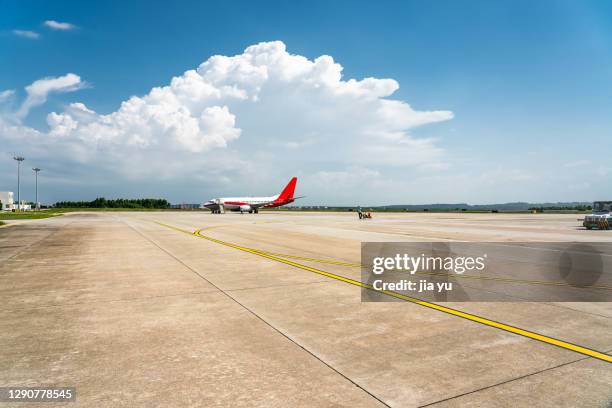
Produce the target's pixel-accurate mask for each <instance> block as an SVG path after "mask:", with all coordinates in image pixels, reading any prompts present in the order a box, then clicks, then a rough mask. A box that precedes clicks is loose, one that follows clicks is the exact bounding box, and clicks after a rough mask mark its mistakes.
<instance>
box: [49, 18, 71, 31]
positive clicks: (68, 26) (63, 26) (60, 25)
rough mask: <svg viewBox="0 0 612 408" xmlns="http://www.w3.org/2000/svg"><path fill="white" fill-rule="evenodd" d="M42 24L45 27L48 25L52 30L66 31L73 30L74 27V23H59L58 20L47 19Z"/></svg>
mask: <svg viewBox="0 0 612 408" xmlns="http://www.w3.org/2000/svg"><path fill="white" fill-rule="evenodd" d="M43 24H44V25H45V26H46V27H49V28H51V29H53V30H62V31H67V30H73V29H74V28H75V26H74V24H70V23H60V22H59V21H55V20H47V21H45V22H44V23H43Z"/></svg>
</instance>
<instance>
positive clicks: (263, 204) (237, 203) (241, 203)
mask: <svg viewBox="0 0 612 408" xmlns="http://www.w3.org/2000/svg"><path fill="white" fill-rule="evenodd" d="M296 184H297V177H293V178H292V179H291V181H289V184H287V186H286V187H285V188H284V190H283V191H282V192H281V193H280V194H277V195H274V196H269V197H221V198H215V199H212V200H209V201H207V202H206V203H204V207H206V208H208V209H209V210H211V211H212V212H213V213H216V214H220V213H224V212H225V211H240V212H241V213H245V212H248V213H258V212H259V209H260V208H271V207H280V206H283V205H286V204H289V203H292V202H294V201H295V200H296V198H294V196H293V194H294V192H295V186H296ZM297 198H299V197H297Z"/></svg>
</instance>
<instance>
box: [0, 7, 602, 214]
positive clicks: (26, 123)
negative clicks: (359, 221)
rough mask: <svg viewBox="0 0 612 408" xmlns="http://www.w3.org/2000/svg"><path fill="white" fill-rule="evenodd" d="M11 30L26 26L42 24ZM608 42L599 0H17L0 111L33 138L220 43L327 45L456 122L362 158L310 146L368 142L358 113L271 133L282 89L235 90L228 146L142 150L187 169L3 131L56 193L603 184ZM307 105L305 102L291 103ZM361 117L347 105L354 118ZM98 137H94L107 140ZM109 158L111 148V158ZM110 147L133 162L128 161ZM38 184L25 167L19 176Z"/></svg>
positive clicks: (5, 11)
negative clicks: (395, 159) (74, 79)
mask: <svg viewBox="0 0 612 408" xmlns="http://www.w3.org/2000/svg"><path fill="white" fill-rule="evenodd" d="M49 20H53V21H57V22H66V23H70V24H72V25H74V28H71V29H65V30H61V29H53V28H51V27H49V26H47V25H44V22H45V21H49ZM15 30H21V32H23V31H32V32H34V33H36V34H37V35H38V38H30V37H31V36H30V37H28V36H23V35H18V34H16V33H15ZM611 39H612V7H611V6H610V4H609V3H606V2H603V1H599V2H588V1H583V2H570V1H568V2H563V1H539V2H527V1H524V2H521V1H513V2H501V1H498V2H485V1H482V2H477V1H470V2H459V1H448V2H444V1H438V2H425V1H419V2H417V1H410V2H399V1H398V2H359V1H350V2H349V1H333V2H314V1H309V2H281V1H279V2H273V1H267V2H252V1H249V2H232V3H231V4H223V3H221V2H220V3H218V4H215V3H212V2H187V1H185V2H180V3H178V4H170V3H167V2H165V3H162V2H157V3H156V2H136V1H131V2H119V1H115V2H76V1H75V2H70V1H62V2H44V1H40V2H32V1H5V2H3V3H2V17H0V59H1V60H2V61H4V63H3V64H0V92H2V91H4V90H14V93H13V94H12V95H11V97H10V100H8V98H7V101H5V106H4V107H3V108H0V109H2V114H3V115H4V121H5V123H9V124H12V126H13V128H12V130H11V131H12V132H21V133H20V134H21V136H19V137H23V138H27V137H28V136H27V132H28V131H29V129H35V130H37V131H40V132H43V133H46V132H48V131H49V125H48V121H49V119H48V115H49V114H50V113H51V112H57V113H61V112H64V111H65V110H66V106H67V105H69V104H71V103H74V102H79V103H82V104H84V105H86V106H87V108H88V109H90V110H92V111H95V112H96V114H98V115H108V114H112V113H113V112H116V111H117V110H118V109H119V108H120V105H121V103H122V102H124V101H126V100H128V99H129V98H130V97H131V96H133V95H137V96H141V97H142V96H144V95H147V94H148V93H149V92H150V91H151V89H152V88H154V87H156V86H165V85H168V84H169V83H170V81H171V79H172V78H173V77H176V76H181V75H182V74H183V73H184V72H185V71H187V70H191V69H196V68H197V67H198V66H199V65H200V64H201V63H202V62H204V61H206V60H207V59H208V58H209V57H211V56H213V55H223V56H228V57H231V56H235V55H240V54H242V53H243V52H244V50H245V48H247V47H249V46H251V45H254V44H258V43H261V42H270V41H282V43H284V44H285V46H286V50H287V52H288V53H290V54H292V55H300V56H304V57H305V58H307V59H308V60H311V61H314V60H315V59H316V58H317V57H319V56H321V55H329V56H331V57H333V59H334V61H335V62H336V63H338V64H340V65H342V67H343V71H342V74H343V77H342V79H343V80H348V79H350V78H355V79H358V80H359V79H362V78H367V77H374V78H381V79H382V78H391V79H393V80H395V81H396V82H397V83H398V84H399V89H397V90H396V91H395V92H393V93H392V94H389V95H385V96H384V97H382V98H386V99H392V100H398V101H403V102H406V103H408V104H410V106H411V107H412V109H414V110H415V111H419V112H420V111H423V112H430V111H449V112H452V118H445V119H444V120H442V119H435V120H433V119H432V120H431V122H427V123H426V124H424V125H423V126H411V125H410V126H405V129H401V132H403V137H406V138H409V139H410V143H412V144H410V147H407V146H406V144H401V145H400V149H402V148H409V149H410V150H411V151H412V152H413V154H415V155H418V157H419V158H421V159H422V160H421V159H419V158H411V159H408V160H407V161H406V163H405V164H402V163H395V164H393V165H389V163H386V162H385V160H384V157H379V159H380V160H372V161H368V160H366V161H365V162H364V160H363V155H360V153H359V152H356V153H354V156H351V155H350V154H348V155H346V154H345V155H340V156H338V157H335V156H333V155H332V154H327V155H325V157H320V158H317V157H314V156H316V152H318V151H321V150H322V149H323V150H331V149H332V147H333V149H343V147H345V146H347V145H351V144H352V143H359V141H360V140H362V139H360V138H359V137H357V136H355V137H354V138H352V136H351V135H350V134H349V133H350V131H354V132H361V131H363V132H365V130H364V129H371V128H372V123H363V126H362V127H359V128H358V129H357V130H355V129H352V128H351V129H350V130H349V128H350V127H348V126H343V123H346V122H343V121H340V122H338V123H333V124H330V123H329V122H325V124H322V125H321V127H322V128H325V129H328V130H329V129H333V131H334V132H335V133H333V134H332V133H329V132H328V133H326V132H324V131H321V134H320V135H318V136H317V137H311V135H312V134H313V132H315V131H316V118H320V117H321V115H313V118H315V119H313V120H314V122H313V123H312V126H310V125H311V124H309V126H307V128H306V127H305V128H304V129H300V128H299V126H296V127H289V124H287V123H279V126H278V129H277V131H276V130H275V129H274V120H271V119H268V120H269V121H270V123H268V124H266V125H265V126H264V125H262V124H261V123H260V122H257V120H258V119H256V118H254V117H253V116H254V115H255V112H257V114H258V115H264V116H266V117H268V115H269V118H273V117H274V115H275V106H276V105H275V104H274V103H272V102H270V103H269V104H268V105H267V106H269V109H270V110H268V111H266V110H265V109H260V108H261V107H262V106H263V105H264V102H265V100H263V99H262V100H261V101H259V102H258V103H259V105H258V107H257V109H255V108H247V107H245V106H243V105H241V104H232V103H228V104H227V106H228V107H229V113H230V114H231V115H234V116H235V124H234V128H238V129H240V131H241V133H240V136H239V137H235V136H230V134H227V135H228V136H224V137H225V138H226V142H227V143H226V145H225V146H217V145H214V143H213V145H211V146H213V147H208V146H209V145H206V146H205V147H202V145H200V144H198V146H199V147H196V148H194V147H193V145H190V147H189V149H188V152H187V153H181V152H180V151H178V150H177V152H172V153H170V152H168V154H167V156H166V157H164V155H163V154H161V153H160V152H155V153H150V155H149V156H147V155H148V154H149V153H147V151H145V150H142V152H143V153H142V156H139V157H141V158H142V160H143V161H142V162H141V163H147V162H149V163H150V162H153V161H166V160H168V161H172V160H174V159H176V160H177V161H179V162H185V161H193V160H194V159H193V158H194V157H197V158H198V159H197V160H198V161H197V165H196V164H194V165H192V166H188V167H185V168H178V167H177V169H176V171H175V172H169V171H165V170H164V169H162V170H160V169H158V168H157V167H156V166H151V168H150V170H149V171H140V170H139V171H137V172H132V171H130V169H129V158H127V159H126V158H124V157H119V156H118V155H117V154H116V153H113V152H114V151H111V150H105V149H101V150H96V151H94V152H92V151H89V150H88V154H91V155H92V156H88V157H94V156H95V157H96V160H93V159H92V160H89V164H88V163H84V162H78V163H74V162H71V158H70V157H64V156H62V155H61V154H57V153H55V151H54V150H53V149H54V148H53V145H52V144H51V145H50V147H49V148H48V149H43V150H46V151H47V152H48V154H45V152H44V151H40V150H41V149H36V146H30V145H28V143H25V142H24V143H19V142H18V141H17V136H14V137H12V138H11V139H10V140H2V142H3V145H4V146H6V147H10V149H11V150H15V149H20V151H23V150H25V151H23V154H24V155H26V157H28V156H29V157H31V158H32V159H31V160H30V161H33V160H36V161H37V163H36V165H39V166H40V167H43V169H48V170H47V171H46V172H45V171H43V172H41V183H42V182H44V183H45V185H46V190H45V194H46V196H47V199H48V200H50V201H53V200H60V199H63V198H70V199H91V198H94V197H95V196H96V195H105V196H107V197H112V196H121V195H139V196H146V195H159V196H164V197H167V198H169V199H171V200H172V201H195V202H197V201H202V200H204V199H206V198H209V196H219V195H224V194H236V193H243V192H244V193H256V194H258V193H261V194H269V193H273V192H275V190H277V189H278V188H279V187H280V185H282V184H283V183H284V182H285V179H288V178H289V176H291V175H294V174H295V175H298V176H299V177H301V179H302V182H301V183H300V185H299V187H301V188H302V191H301V192H302V193H303V194H305V195H307V196H308V198H307V199H306V202H307V203H312V204H315V203H328V204H347V205H350V204H353V203H356V202H359V203H363V204H386V203H427V202H470V203H487V202H505V201H532V202H535V201H570V200H580V201H582V200H593V199H598V198H602V199H603V198H609V194H612V193H611V192H610V191H611V190H612V189H611V187H612V182H611V181H610V175H611V174H612V164H611V163H612V161H610V159H609V157H610V154H609V153H608V152H609V150H610V139H611V129H612V126H611V125H612V119H611V118H612V92H611V91H612V70H611V69H610V67H611V66H612V43H611ZM68 73H74V74H76V75H78V76H79V77H80V79H81V82H80V85H79V86H77V87H76V88H78V89H74V90H70V92H67V91H65V90H64V91H61V92H49V93H48V95H47V98H46V99H47V100H46V102H45V103H41V104H37V105H36V106H33V107H32V108H31V109H29V111H28V113H27V115H26V116H25V117H23V118H20V119H19V120H18V122H19V123H16V122H15V120H14V115H15V112H16V111H17V110H18V108H19V106H20V105H21V104H22V103H23V101H24V99H25V98H27V93H26V91H25V90H24V88H25V87H26V86H28V85H29V84H31V83H33V82H34V81H36V80H39V79H41V78H47V77H61V76H64V75H66V74H68ZM287 89H291V87H290V86H287V87H283V88H282V90H280V91H279V92H285V93H287V92H290V91H287ZM287 97H288V96H287V95H286V94H282V95H276V94H275V95H274V96H273V97H270V98H271V99H270V101H282V104H283V105H284V104H286V103H287ZM300 98H301V99H302V100H303V99H305V98H306V99H307V98H313V102H312V103H313V104H314V103H315V102H314V99H316V98H318V96H314V94H312V93H306V94H304V95H302V96H301V97H300ZM317 101H318V100H317ZM327 102H328V103H329V106H332V108H330V109H328V112H330V114H332V115H333V114H334V112H335V110H334V109H335V108H334V106H336V107H337V109H339V110H340V109H342V112H344V109H345V107H346V104H347V103H348V104H350V103H351V101H350V99H349V100H345V99H337V98H336V99H333V100H329V101H326V103H327ZM279 103H280V102H279ZM219 104H220V105H219V106H221V105H224V104H225V102H223V103H221V102H219ZM320 105H321V103H320V101H319V102H317V106H320ZM224 106H225V105H224ZM308 106H311V105H308ZM308 106H306V107H305V106H303V104H302V102H299V103H297V104H296V106H295V112H296V114H297V113H299V112H300V109H301V110H304V109H310V108H309V107H308ZM326 106H328V105H326ZM313 109H314V108H313ZM363 109H367V108H365V107H364V108H363ZM371 109H376V107H375V106H374V105H372V106H371ZM291 112H293V111H290V113H289V115H291ZM338 115H340V114H339V113H338ZM361 116H363V115H361V114H360V113H358V112H353V113H351V116H350V117H351V118H353V117H361ZM260 120H264V119H260ZM321 120H324V119H321ZM325 120H327V119H325ZM372 120H373V121H377V119H372ZM130 129H132V128H130ZM313 129H315V130H313ZM376 129H378V130H379V131H380V132H383V133H384V132H386V131H390V130H389V129H387V128H384V129H381V128H376ZM392 130H393V131H394V132H395V131H400V130H399V129H395V128H393V129H392ZM79 132H82V131H80V130H78V129H77V130H75V131H74V132H73V133H71V134H70V135H68V136H66V137H74V138H75V139H78V138H79V137H81V136H80V135H81V134H82V133H79ZM330 132H331V131H330ZM5 133H6V132H5ZM272 133H276V134H272ZM289 133H291V135H290V136H286V135H288V134H289ZM345 133H346V134H345ZM364 135H365V133H364ZM213 136H214V135H213ZM2 137H3V136H1V135H0V139H1V138H2ZM40 137H43V138H44V137H47V136H44V135H40ZM160 137H161V136H160ZM179 137H180V136H179ZM211 137H212V136H211ZM286 137H287V138H289V139H290V140H289V139H285V138H286ZM363 137H365V136H363ZM291 138H293V139H291ZM330 138H333V139H334V140H330ZM88 140H89V142H88V143H89V145H87V146H88V147H87V149H94V150H95V149H99V145H95V146H93V145H92V144H91V140H90V139H88ZM155 140H156V141H157V140H163V139H157V136H156V139H155ZM368 140H369V141H368V143H372V150H371V151H372V152H373V153H372V154H373V155H376V154H381V155H384V153H380V152H379V151H378V150H376V148H377V147H380V146H381V143H383V144H384V143H391V142H389V141H388V140H387V141H385V142H377V141H375V140H372V139H368ZM419 140H420V141H428V142H429V143H430V144H431V145H427V148H426V149H425V150H424V151H420V150H419V149H421V148H422V145H421V144H419V143H418V142H417V144H416V145H415V144H414V141H419ZM169 142H170V141H169ZM396 142H397V141H396ZM45 143H51V142H47V141H45ZM62 143H63V142H62ZM113 143H115V142H113ZM224 143H225V142H224ZM283 143H285V144H286V145H287V146H291V147H290V148H289V151H287V152H284V151H283V150H282V149H281V148H280V147H278V146H280V144H283ZM321 143H323V144H321ZM327 143H329V144H327ZM398 143H401V142H398ZM363 145H364V146H366V145H365V144H363ZM56 146H59V144H57V145H56ZM71 146H73V145H71ZM92 146H93V147H92ZM302 146H304V147H303V148H302ZM325 146H332V147H328V148H326V147H325ZM73 147H74V146H73ZM384 147H385V149H383V150H381V151H382V152H386V151H391V150H392V149H393V146H392V145H391V144H389V145H388V146H387V145H385V146H384ZM84 148H85V147H83V146H78V147H75V149H74V150H73V151H74V152H80V151H81V149H84ZM432 149H433V150H432ZM3 150H4V149H3ZM58 150H61V151H66V148H65V146H64V147H61V148H60V147H58ZM434 150H435V151H434ZM109 151H110V152H111V153H108V152H109ZM400 151H401V150H400ZM8 153H10V152H8ZM8 153H6V154H3V156H4V157H0V170H2V171H3V174H5V175H6V174H7V172H8V174H12V173H13V172H14V163H13V162H12V160H10V154H8ZM51 153H54V154H51ZM74 154H77V153H74ZM139 154H140V153H139ZM102 155H108V157H107V158H102V159H101V158H100V156H102ZM222 155H223V156H224V162H227V161H228V160H229V161H232V160H233V161H235V165H233V166H228V167H227V168H225V167H223V168H222V170H220V171H219V172H218V173H217V172H212V173H211V169H210V167H209V166H212V165H214V168H215V169H219V168H220V166H219V165H218V164H215V163H214V160H215V159H219V157H221V156H222ZM115 160H116V161H124V160H128V163H125V164H122V165H121V166H119V167H122V170H121V171H118V170H117V167H118V166H114V165H113V162H114V161H115ZM77 161H78V160H77ZM68 162H70V166H68V164H66V163H68ZM194 163H195V162H194ZM428 163H430V164H433V165H432V166H429V165H428ZM30 164H32V165H34V163H30ZM30 167H31V166H30ZM26 168H29V167H26ZM194 172H195V173H200V175H199V176H197V177H196V176H193V174H194ZM133 173H138V174H137V175H134V174H133ZM161 173H164V174H163V175H161ZM290 173H291V174H290ZM202 174H210V177H209V178H205V177H202ZM210 178H215V180H214V181H211V180H210ZM362 179H366V180H371V182H368V183H367V187H363V186H362V185H361V184H360V183H358V182H356V181H357V180H362ZM28 183H29V181H28V180H27V178H26V180H25V181H24V189H27V188H28V185H29V184H28ZM13 184H14V181H13V180H12V178H11V177H2V179H1V180H0V190H7V189H10V190H15V187H14V186H13ZM279 184H280V185H279ZM328 185H332V186H334V187H333V188H330V187H328ZM245 189H246V190H247V191H244V190H245Z"/></svg>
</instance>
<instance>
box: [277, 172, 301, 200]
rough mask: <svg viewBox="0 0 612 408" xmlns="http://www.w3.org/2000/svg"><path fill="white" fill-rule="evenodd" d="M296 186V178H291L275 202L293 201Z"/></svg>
mask: <svg viewBox="0 0 612 408" xmlns="http://www.w3.org/2000/svg"><path fill="white" fill-rule="evenodd" d="M296 184H297V177H293V178H292V179H291V181H289V184H287V186H286V187H285V189H284V190H283V191H282V192H281V193H280V195H279V196H278V198H277V199H276V201H290V200H293V193H294V192H295V185H296Z"/></svg>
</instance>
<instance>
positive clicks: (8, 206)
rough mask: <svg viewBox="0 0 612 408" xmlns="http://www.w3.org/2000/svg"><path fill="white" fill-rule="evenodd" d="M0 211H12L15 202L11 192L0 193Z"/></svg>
mask: <svg viewBox="0 0 612 408" xmlns="http://www.w3.org/2000/svg"><path fill="white" fill-rule="evenodd" d="M0 203H2V204H1V207H0V210H2V211H12V210H13V209H14V208H15V202H14V201H13V192H12V191H0Z"/></svg>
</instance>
